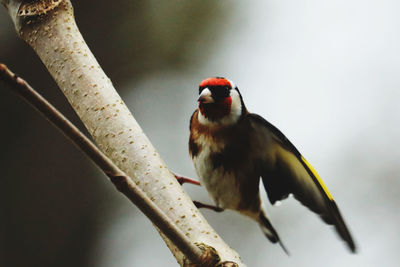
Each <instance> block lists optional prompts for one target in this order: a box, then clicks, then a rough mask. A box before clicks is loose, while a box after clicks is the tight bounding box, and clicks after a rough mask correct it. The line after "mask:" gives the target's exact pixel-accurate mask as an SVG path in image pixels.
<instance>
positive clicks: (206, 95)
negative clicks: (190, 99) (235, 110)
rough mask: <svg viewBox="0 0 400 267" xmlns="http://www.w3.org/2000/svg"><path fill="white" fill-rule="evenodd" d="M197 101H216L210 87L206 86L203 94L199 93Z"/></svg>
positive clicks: (206, 102)
mask: <svg viewBox="0 0 400 267" xmlns="http://www.w3.org/2000/svg"><path fill="white" fill-rule="evenodd" d="M197 101H199V102H200V103H204V104H208V103H214V98H213V97H212V95H211V91H210V89H208V88H204V89H203V91H201V94H200V95H199V98H198V99H197Z"/></svg>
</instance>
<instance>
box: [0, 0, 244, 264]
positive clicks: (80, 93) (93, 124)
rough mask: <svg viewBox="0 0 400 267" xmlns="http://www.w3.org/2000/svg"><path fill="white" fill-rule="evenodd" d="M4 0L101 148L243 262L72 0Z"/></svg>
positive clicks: (194, 231)
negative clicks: (164, 155)
mask: <svg viewBox="0 0 400 267" xmlns="http://www.w3.org/2000/svg"><path fill="white" fill-rule="evenodd" d="M2 3H3V5H4V6H5V7H6V8H7V9H8V12H9V14H10V16H11V19H12V20H13V22H14V24H15V27H16V30H17V33H18V35H19V36H20V37H21V38H22V39H23V40H24V41H26V42H27V43H28V44H29V45H30V46H31V47H32V48H33V49H34V50H35V52H36V53H37V54H38V56H39V57H40V58H41V60H42V62H43V63H44V65H45V66H46V67H47V69H48V70H49V72H50V74H51V75H52V76H53V78H54V79H55V81H56V82H57V84H58V85H59V87H60V88H61V90H62V92H63V93H64V94H65V96H66V98H67V99H68V101H69V102H70V104H71V105H72V107H73V108H74V110H75V111H76V113H77V114H78V116H79V117H80V118H81V120H82V122H83V123H84V125H85V126H86V128H87V129H88V131H89V133H90V134H91V135H92V137H93V139H94V140H95V142H96V143H97V144H98V146H99V148H100V149H101V150H102V151H103V152H104V153H105V154H106V155H107V156H108V157H109V158H110V159H111V160H112V161H113V162H114V163H115V164H116V165H117V166H118V167H119V168H120V169H121V170H123V171H124V172H125V173H127V174H128V175H129V176H130V177H132V179H133V182H134V183H136V184H137V185H138V186H139V187H140V188H141V189H142V190H143V191H144V192H145V193H146V194H147V195H148V197H149V198H150V199H151V200H152V201H154V203H155V204H156V205H157V206H158V207H159V208H160V209H161V210H162V211H163V212H164V213H165V214H166V215H167V216H168V217H169V218H170V219H171V220H172V221H173V222H175V224H176V225H177V226H178V227H179V228H180V230H181V231H182V232H184V233H185V235H186V236H187V237H188V238H190V240H191V241H192V242H193V243H196V244H198V245H199V246H200V247H203V248H204V247H212V248H214V249H215V250H216V251H217V253H218V255H219V257H220V259H221V261H220V262H227V263H228V262H235V263H237V264H238V265H239V266H244V264H243V263H242V262H241V261H240V258H239V255H238V254H237V253H236V252H235V251H233V250H232V249H231V248H230V247H229V246H228V245H226V244H225V243H224V241H223V240H222V239H221V238H220V237H219V236H218V234H217V233H216V232H215V231H214V230H213V229H212V228H211V227H210V226H209V224H208V223H207V221H206V220H205V219H204V217H203V216H202V215H201V214H200V212H199V211H198V210H197V208H196V207H195V206H194V205H193V203H192V201H191V199H190V198H189V197H188V196H187V195H186V193H185V192H184V191H183V189H182V187H181V186H180V185H179V184H178V183H177V181H176V180H175V178H174V176H173V174H172V173H171V172H170V171H169V170H168V168H167V167H166V165H165V163H164V162H163V161H162V159H161V158H160V156H159V155H158V153H157V151H156V150H155V148H154V147H153V146H152V145H151V143H150V142H149V140H148V138H147V137H146V136H145V134H144V133H143V131H142V129H141V128H140V126H139V125H138V123H137V122H136V120H135V119H134V118H133V116H132V114H131V113H130V112H129V110H128V108H127V107H126V106H125V104H124V102H123V101H122V99H121V98H120V96H119V95H118V93H117V92H116V91H115V89H114V87H113V85H112V83H111V81H110V80H109V78H108V77H107V76H106V75H105V73H104V72H103V70H102V69H101V67H100V66H99V64H98V63H97V61H96V59H95V58H94V56H93V55H92V53H91V52H90V50H89V48H88V47H87V45H86V43H85V41H84V40H83V38H82V36H81V34H80V32H79V30H78V28H77V26H76V24H75V19H74V16H73V9H72V5H71V3H70V1H69V0H42V1H39V0H37V1H20V0H19V1H17V0H2ZM161 235H162V233H161ZM164 240H165V242H166V244H167V246H168V247H169V248H170V249H171V251H172V253H173V254H174V256H175V257H176V259H177V261H178V262H179V264H181V265H187V264H189V263H188V261H187V259H186V257H185V255H184V254H183V253H182V252H181V251H180V250H179V249H177V248H176V246H175V245H174V244H173V243H172V242H170V241H169V240H168V239H166V238H164ZM229 264H231V263H229Z"/></svg>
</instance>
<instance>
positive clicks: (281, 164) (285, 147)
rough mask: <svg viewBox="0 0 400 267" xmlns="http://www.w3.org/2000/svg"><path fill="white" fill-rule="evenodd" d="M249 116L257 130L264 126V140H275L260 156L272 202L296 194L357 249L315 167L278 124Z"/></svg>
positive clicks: (253, 115) (264, 181) (262, 130)
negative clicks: (280, 129)
mask: <svg viewBox="0 0 400 267" xmlns="http://www.w3.org/2000/svg"><path fill="white" fill-rule="evenodd" d="M248 118H249V120H250V122H251V124H252V126H253V127H254V128H255V129H260V133H259V131H256V132H257V135H259V134H261V139H263V138H266V139H267V138H269V139H272V141H271V142H270V143H269V145H268V148H266V149H264V151H262V150H259V151H260V153H261V154H260V155H259V157H258V158H259V159H260V160H261V162H262V165H264V166H266V167H264V168H263V167H261V169H262V170H263V171H262V173H261V176H262V179H263V183H264V187H265V190H266V191H267V193H268V198H269V200H270V201H271V203H272V204H273V203H275V202H276V201H278V200H281V199H284V198H286V197H287V196H288V195H289V194H293V195H294V197H295V198H296V199H297V200H299V201H300V202H301V203H302V204H303V205H305V206H307V207H308V208H309V209H310V210H312V211H314V212H315V213H317V214H319V215H320V216H321V217H322V219H323V220H324V221H325V222H326V223H328V224H331V225H334V226H335V228H336V230H337V232H338V233H339V235H340V236H341V237H342V238H343V240H345V241H346V242H347V244H348V246H349V248H350V249H351V251H352V252H355V249H356V248H355V244H354V241H353V239H352V237H351V235H350V232H349V230H348V229H347V227H346V224H345V222H344V220H343V218H342V216H341V214H340V212H339V209H338V207H337V206H336V203H335V201H334V199H333V197H332V195H331V194H330V192H329V191H328V189H327V187H326V186H325V184H324V183H323V181H322V180H321V178H320V176H319V175H318V173H317V172H316V171H315V169H314V168H313V167H312V166H311V164H310V163H308V161H307V160H306V159H305V158H304V157H303V156H302V155H301V154H300V152H299V151H298V150H297V149H296V147H295V146H294V145H293V144H292V143H291V142H290V141H289V140H288V139H287V138H286V136H285V135H284V134H283V133H282V132H281V131H279V130H278V129H277V128H276V127H275V126H273V125H272V124H271V123H269V122H268V121H266V120H265V119H264V118H262V117H261V116H259V115H256V114H248ZM263 135H264V137H263Z"/></svg>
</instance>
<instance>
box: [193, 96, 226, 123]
mask: <svg viewBox="0 0 400 267" xmlns="http://www.w3.org/2000/svg"><path fill="white" fill-rule="evenodd" d="M231 105H232V98H231V97H230V96H228V97H226V98H224V99H221V100H220V101H218V102H215V103H201V102H199V110H200V112H201V114H203V116H204V117H206V118H207V119H209V120H211V121H218V120H220V119H222V118H223V117H225V116H228V115H229V113H230V112H231Z"/></svg>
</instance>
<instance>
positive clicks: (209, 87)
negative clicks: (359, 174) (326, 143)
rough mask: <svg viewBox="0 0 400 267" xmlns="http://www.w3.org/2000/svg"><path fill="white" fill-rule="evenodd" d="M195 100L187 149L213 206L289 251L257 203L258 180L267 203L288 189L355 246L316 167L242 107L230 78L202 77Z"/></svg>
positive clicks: (255, 115)
mask: <svg viewBox="0 0 400 267" xmlns="http://www.w3.org/2000/svg"><path fill="white" fill-rule="evenodd" d="M197 102H198V108H197V109H196V110H195V111H194V113H193V114H192V116H191V118H190V136H189V155H190V157H191V159H192V161H193V164H194V167H195V170H196V173H197V175H198V177H199V180H200V184H201V185H202V186H204V187H205V188H206V190H207V191H208V194H209V196H210V197H211V198H212V200H213V201H214V203H215V205H216V208H217V209H219V210H225V209H230V210H234V211H237V212H239V213H240V214H242V215H245V216H247V217H249V218H251V219H252V220H254V221H255V222H257V223H258V224H259V226H260V228H261V230H262V232H263V233H264V234H265V236H266V237H267V238H268V239H269V240H270V241H271V242H272V243H279V244H280V245H281V247H282V248H283V250H284V251H285V252H286V253H288V251H287V249H286V248H285V246H284V245H283V243H282V241H281V239H280V238H279V235H278V233H277V231H276V230H275V228H274V227H273V226H272V224H271V222H270V220H269V219H268V217H267V216H266V213H265V211H264V210H263V208H262V205H261V198H260V192H259V191H260V190H259V185H260V180H262V183H263V185H264V188H265V191H266V193H267V196H268V199H269V201H270V203H271V204H275V203H277V202H279V201H281V200H283V199H286V198H287V197H288V196H289V195H293V196H294V198H295V199H297V200H298V201H299V202H300V203H301V204H303V205H304V206H306V207H308V208H309V209H310V210H311V211H313V212H314V213H316V214H318V215H319V216H320V217H321V218H322V220H323V221H324V222H325V223H327V224H329V225H333V226H334V228H335V229H336V231H337V233H338V234H339V236H340V237H341V238H342V239H343V241H344V242H345V243H346V244H347V247H348V248H349V249H350V251H351V252H353V253H355V252H356V245H355V242H354V240H353V238H352V236H351V234H350V231H349V229H348V228H347V226H346V224H345V222H344V220H343V217H342V215H341V213H340V211H339V209H338V206H337V205H336V203H335V201H334V199H333V197H332V194H331V193H330V192H329V190H328V189H327V187H326V186H325V184H324V183H323V181H322V179H321V178H320V176H319V175H318V173H317V172H316V170H315V169H314V168H313V167H312V165H311V164H310V163H309V162H308V161H307V160H306V159H305V158H304V157H303V156H302V154H301V153H300V152H299V151H298V150H297V148H296V147H295V146H294V145H293V144H292V143H291V142H290V141H289V139H287V138H286V136H285V135H284V134H283V133H282V132H281V131H280V130H278V128H276V127H275V126H274V125H272V124H271V123H270V122H268V121H267V120H265V119H264V118H263V117H261V116H260V115H257V114H254V113H250V112H249V111H248V110H247V109H246V106H245V104H244V101H243V97H242V95H241V93H240V92H239V89H238V87H237V86H236V85H235V84H234V83H233V82H232V81H231V80H229V79H226V78H223V77H211V78H208V79H205V80H203V81H201V83H200V86H199V97H198V99H197ZM288 254H289V253H288Z"/></svg>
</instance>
